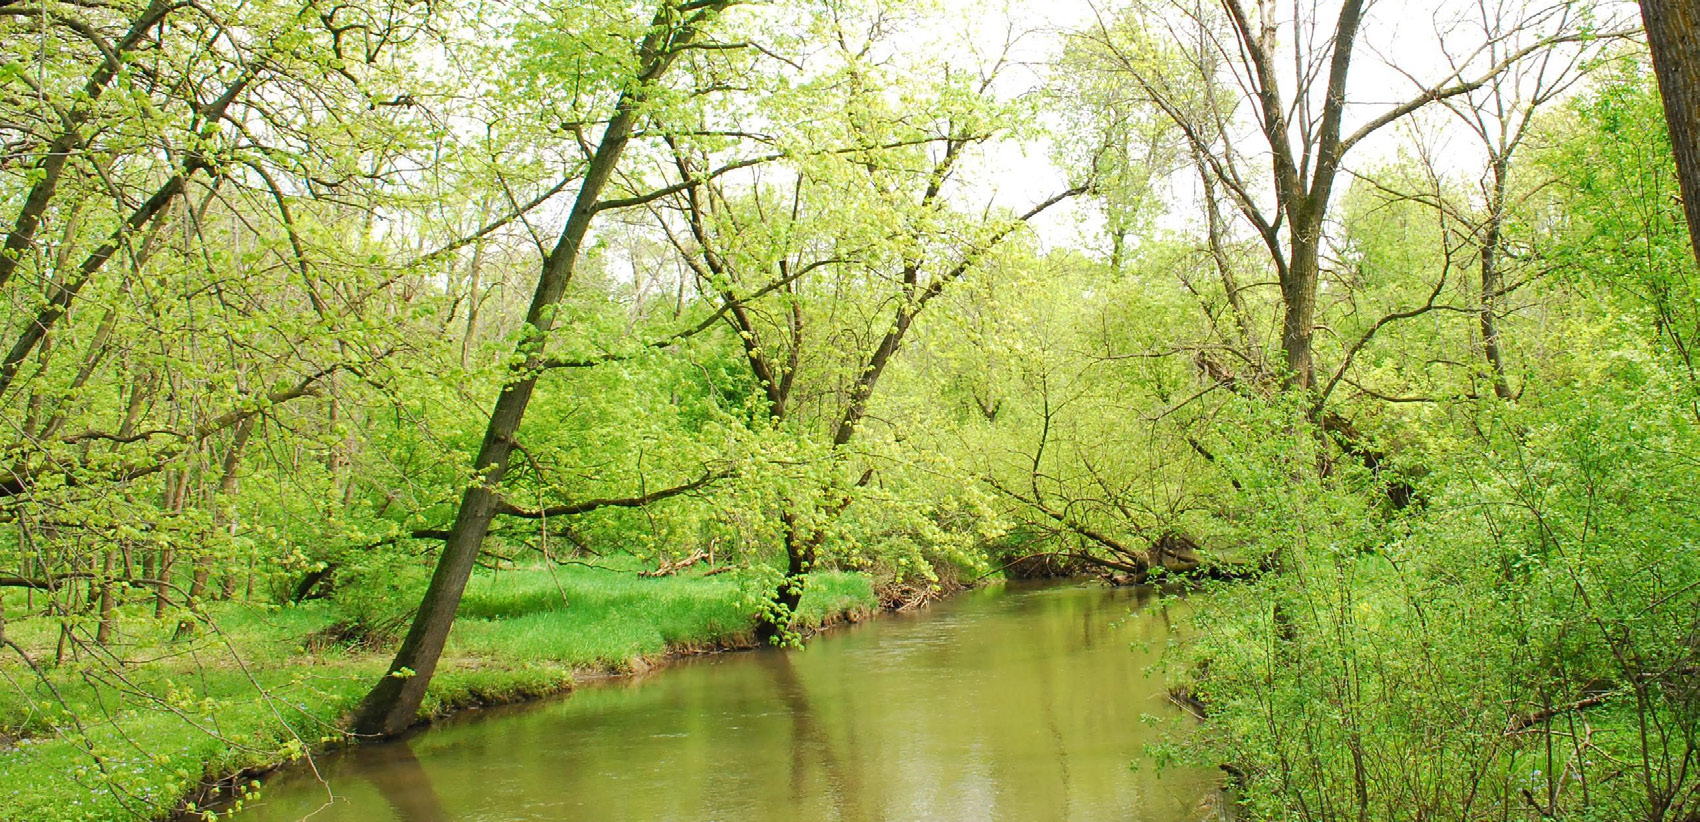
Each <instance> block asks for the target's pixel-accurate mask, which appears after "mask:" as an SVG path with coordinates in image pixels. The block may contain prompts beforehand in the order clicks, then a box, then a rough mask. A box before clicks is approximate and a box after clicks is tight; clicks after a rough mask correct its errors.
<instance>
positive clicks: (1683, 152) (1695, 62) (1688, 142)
mask: <svg viewBox="0 0 1700 822" xmlns="http://www.w3.org/2000/svg"><path fill="white" fill-rule="evenodd" d="M1641 19H1642V22H1643V24H1644V25H1645V26H1646V27H1647V45H1648V47H1649V48H1651V49H1652V52H1653V72H1654V73H1655V74H1657V75H1658V78H1659V95H1660V96H1661V97H1663V98H1664V101H1665V123H1666V125H1667V126H1668V127H1669V128H1670V144H1671V151H1672V153H1674V154H1675V155H1676V172H1677V179H1678V182H1679V183H1680V184H1681V186H1682V211H1683V215H1684V216H1685V217H1687V219H1688V235H1689V239H1690V241H1691V242H1692V243H1693V244H1694V254H1695V258H1696V259H1697V260H1700V0H1641Z"/></svg>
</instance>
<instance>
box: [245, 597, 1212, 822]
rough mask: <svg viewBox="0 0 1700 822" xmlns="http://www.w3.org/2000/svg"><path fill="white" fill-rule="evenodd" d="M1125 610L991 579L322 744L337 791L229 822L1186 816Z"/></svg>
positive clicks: (299, 795) (1123, 603) (1136, 618)
mask: <svg viewBox="0 0 1700 822" xmlns="http://www.w3.org/2000/svg"><path fill="white" fill-rule="evenodd" d="M1136 604H1137V603H1136V602H1135V601H1134V600H1133V599H1131V598H1130V595H1129V594H1128V593H1126V592H1118V591H1105V590H1100V589H1092V588H1065V589H1042V590H1026V591H1017V592H1010V593H1002V594H1000V593H987V594H980V595H974V596H970V597H967V598H964V599H962V600H958V601H955V602H951V603H947V604H945V605H943V606H939V607H936V608H934V609H933V610H931V611H929V612H926V613H923V614H919V615H912V616H907V617H898V618H892V619H884V620H879V621H876V622H874V623H870V624H868V625H865V626H860V627H857V628H854V629H850V630H847V631H844V632H841V633H837V634H833V635H829V636H826V637H822V638H820V639H817V640H816V641H815V642H814V643H813V644H812V645H811V646H810V648H809V649H808V650H807V651H804V652H801V653H780V652H759V653H750V654H732V655H725V656H721V657H714V658H709V659H704V660H700V661H696V662H691V663H687V664H682V665H679V666H674V667H671V668H666V669H663V670H661V671H659V672H658V673H656V674H654V675H651V676H648V677H645V678H643V680H641V681H634V682H618V683H608V684H605V685H601V686H593V687H588V688H585V689H583V690H581V691H580V692H578V693H577V694H574V695H573V696H572V697H570V698H568V699H564V700H559V701H556V702H552V703H549V704H546V705H543V706H535V707H532V708H529V709H526V710H523V711H510V712H505V713H503V714H502V715H499V716H491V717H487V718H481V719H477V720H473V721H461V722H454V723H450V724H448V725H445V726H443V727H439V728H436V729H433V730H431V731H429V732H427V733H425V734H422V735H420V736H418V737H415V738H414V739H413V740H412V741H411V744H410V745H386V746H375V747H371V748H367V749H363V750H361V751H359V752H357V753H355V754H353V755H350V756H345V757H341V758H338V759H335V760H334V761H332V762H330V763H327V766H326V767H327V770H326V771H325V773H326V775H327V781H328V782H329V784H330V785H331V786H332V790H333V792H334V793H335V794H337V801H336V802H334V803H332V804H330V805H329V806H325V803H324V796H325V788H324V787H322V786H319V785H317V784H316V783H314V782H313V781H312V780H311V779H310V778H305V777H303V775H301V774H289V775H285V776H284V777H282V778H278V779H275V780H273V781H272V782H271V783H270V784H268V785H267V786H266V789H265V797H264V798H263V800H262V801H261V802H259V803H256V804H255V805H254V806H252V807H251V808H250V809H249V810H247V811H244V812H243V813H242V814H240V815H239V816H238V817H237V819H238V820H244V821H246V822H279V820H293V819H301V818H303V817H305V816H306V815H307V814H308V813H311V812H313V811H315V810H317V811H318V812H317V813H315V814H314V815H313V816H312V817H311V818H312V819H313V820H315V822H343V820H349V821H350V822H352V820H386V819H388V820H401V821H403V822H448V821H449V820H452V821H453V822H521V821H522V820H551V821H553V820H572V819H584V820H632V822H654V820H693V821H694V820H728V821H729V822H730V820H787V821H789V820H806V821H809V822H812V821H813V820H821V821H822V822H827V821H828V820H830V821H831V822H876V821H877V820H923V819H924V820H976V822H978V821H979V820H1082V821H1086V820H1146V822H1179V821H1180V820H1195V819H1199V818H1201V817H1202V816H1204V814H1205V810H1204V809H1205V804H1206V802H1207V800H1208V798H1209V797H1210V796H1212V795H1213V794H1214V786H1215V782H1216V780H1215V777H1214V775H1213V774H1209V773H1202V772H1192V771H1170V772H1166V773H1165V774H1164V775H1163V777H1162V778H1161V779H1158V778H1157V777H1156V775H1155V774H1153V773H1152V771H1151V769H1150V768H1149V767H1147V768H1141V769H1138V770H1137V771H1136V770H1130V768H1129V767H1128V765H1129V762H1130V761H1131V760H1132V759H1133V758H1135V757H1136V756H1138V755H1139V754H1140V752H1141V747H1142V746H1143V745H1144V744H1145V743H1147V742H1150V741H1152V740H1154V739H1155V735H1156V733H1157V731H1155V730H1153V729H1151V728H1149V727H1148V726H1147V725H1146V724H1145V723H1144V722H1143V721H1142V715H1148V714H1150V715H1159V716H1169V717H1172V716H1174V715H1175V712H1174V711H1173V710H1172V708H1171V707H1170V706H1169V705H1168V704H1167V702H1166V701H1164V699H1163V697H1162V686H1161V683H1160V682H1159V681H1158V680H1156V679H1151V678H1147V677H1146V676H1145V672H1144V669H1145V667H1146V666H1147V665H1149V664H1150V663H1151V662H1152V661H1153V660H1154V659H1155V656H1156V654H1157V653H1159V652H1160V651H1161V648H1162V646H1163V643H1164V641H1165V639H1166V638H1167V636H1168V630H1169V629H1168V627H1167V625H1166V616H1165V615H1164V614H1162V613H1160V609H1158V608H1148V609H1143V610H1138V611H1134V610H1133V609H1134V606H1135V605H1136ZM1130 613H1132V616H1130ZM1147 645H1149V647H1147Z"/></svg>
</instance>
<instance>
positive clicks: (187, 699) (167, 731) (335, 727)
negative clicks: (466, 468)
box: [0, 566, 878, 822]
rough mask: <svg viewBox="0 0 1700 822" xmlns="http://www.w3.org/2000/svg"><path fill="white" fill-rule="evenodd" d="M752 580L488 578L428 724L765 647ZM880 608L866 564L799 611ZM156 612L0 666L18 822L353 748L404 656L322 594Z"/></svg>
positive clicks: (0, 781)
mask: <svg viewBox="0 0 1700 822" xmlns="http://www.w3.org/2000/svg"><path fill="white" fill-rule="evenodd" d="M752 582H753V580H750V579H746V578H744V577H743V576H742V575H741V574H740V572H731V573H724V574H716V575H709V576H704V575H701V574H680V575H676V576H670V577H662V578H643V577H638V576H636V575H635V574H633V573H630V572H629V571H614V570H609V569H605V568H591V567H585V566H566V567H563V568H560V569H556V570H555V571H553V572H549V571H543V570H532V571H507V572H503V573H501V574H492V575H480V576H479V577H477V578H475V579H474V581H473V583H472V584H471V585H469V587H468V590H467V594H466V598H465V600H464V601H463V603H462V606H461V611H460V620H459V621H458V622H457V624H456V627H455V632H454V635H453V636H452V637H451V639H450V644H449V648H448V650H447V652H446V653H447V657H446V658H445V660H444V663H443V665H442V667H441V668H439V670H438V673H437V675H436V676H435V677H434V678H433V680H432V682H431V689H430V693H429V695H428V697H427V700H426V703H425V705H424V706H423V707H422V709H421V719H422V720H424V721H429V720H431V719H434V718H437V717H441V716H445V715H447V714H450V713H453V712H455V711H458V710H463V709H466V708H471V707H479V706H488V705H497V704H506V703H511V702H517V701H521V700H526V699H532V698H536V697H540V696H546V695H551V694H558V693H562V692H565V691H568V690H571V689H572V687H573V684H574V682H575V681H577V680H580V679H583V678H585V677H586V676H601V675H608V674H619V673H627V672H631V671H634V670H642V669H645V668H647V667H649V666H651V665H653V664H655V663H657V662H659V661H661V660H664V659H666V658H668V657H672V656H679V655H685V654H691V653H701V652H704V651H713V650H726V649H732V648H739V647H749V646H751V645H753V637H752V628H753V622H752V618H751V617H750V616H749V614H751V613H752V612H753V599H752V597H754V596H756V595H757V593H756V592H757V591H759V590H761V589H762V586H758V585H754V584H752ZM136 607H137V608H143V607H145V606H144V604H138V605H137V606H136ZM877 608H878V600H877V598H876V597H875V594H874V590H873V586H872V584H871V583H870V581H869V580H868V579H867V578H866V577H864V576H860V575H855V574H844V573H824V574H819V575H817V576H816V577H815V579H814V584H813V585H811V586H810V589H809V591H808V594H807V595H806V596H805V597H804V600H803V604H802V606H801V609H800V610H801V613H800V615H799V621H800V623H801V625H802V626H803V627H804V628H805V630H818V629H819V628H821V627H822V626H825V625H829V624H833V623H836V622H841V621H847V620H850V621H853V620H856V619H860V618H862V617H865V616H867V615H869V614H872V613H873V612H874V611H875V610H877ZM15 612H16V611H15V610H14V613H15ZM149 613H151V612H140V613H135V614H125V615H124V616H125V619H124V622H123V624H124V625H125V626H126V631H125V632H124V633H123V634H121V635H120V637H119V638H118V639H117V640H116V641H114V642H112V643H110V644H109V646H108V649H100V648H96V647H92V646H91V647H78V646H76V645H75V644H74V643H73V644H70V645H69V646H68V649H67V651H68V653H67V654H66V656H65V657H64V660H63V662H62V663H61V664H60V665H58V666H55V667H46V666H45V665H43V667H42V668H41V669H40V671H41V672H44V673H45V674H46V675H45V677H43V676H41V675H40V673H38V672H37V671H32V670H30V669H29V668H28V667H27V666H25V665H24V664H23V663H22V662H21V661H20V660H18V659H17V658H16V655H15V654H12V655H10V656H9V657H8V658H7V659H6V660H5V661H4V662H0V820H3V822H14V821H16V822H23V820H30V822H95V821H96V820H111V819H122V818H163V817H166V816H169V815H171V814H173V813H175V812H179V811H183V810H192V809H193V804H192V803H194V802H195V801H196V800H198V799H200V798H202V797H204V796H206V795H208V793H209V792H211V791H212V790H214V789H216V788H217V787H219V786H221V785H228V784H230V783H231V782H232V781H233V777H232V775H241V774H253V773H257V772H262V771H264V770H266V769H269V768H272V767H276V766H277V765H280V764H283V763H285V762H288V761H292V760H295V759H299V758H301V757H303V756H306V755H308V754H310V753H312V752H315V751H319V750H324V749H327V748H330V747H334V746H337V745H341V744H345V743H346V741H347V738H346V735H345V734H344V733H343V732H342V730H341V729H340V726H339V723H340V721H341V718H342V717H343V716H344V715H345V714H346V713H347V712H348V711H349V709H351V708H352V707H353V706H354V704H355V703H356V702H357V701H358V700H359V699H360V697H361V696H362V695H364V693H365V691H366V690H367V689H368V688H369V687H370V686H371V683H372V682H373V681H374V680H375V679H376V677H377V676H378V675H379V674H381V673H382V671H383V670H384V667H385V665H386V664H387V663H388V662H389V658H390V653H389V651H388V650H387V648H385V647H384V646H383V644H382V643H377V644H378V646H379V647H366V646H364V645H362V644H361V642H360V638H361V634H362V632H361V631H351V630H349V626H348V624H347V622H346V614H345V613H344V612H339V611H337V610H334V609H333V608H332V607H331V606H330V605H328V604H326V603H322V602H317V603H305V604H302V605H298V606H288V607H257V606H251V605H234V604H221V605H219V606H216V607H214V608H212V609H211V613H210V616H211V617H212V619H211V622H210V626H211V627H209V628H208V629H207V630H204V631H200V632H198V633H197V634H196V635H194V636H190V637H183V636H180V633H181V632H180V631H179V630H178V626H177V624H176V623H175V621H172V622H170V624H166V623H165V622H162V621H159V620H152V619H151V618H150V617H149ZM380 627H381V626H380ZM7 630H8V638H9V639H11V640H13V641H15V642H17V643H18V644H19V645H20V646H21V647H22V648H23V649H25V650H26V651H28V652H29V653H30V656H31V658H32V659H33V660H37V661H38V663H37V664H43V663H42V662H41V661H45V660H51V659H53V658H54V657H55V656H56V655H58V654H59V653H60V647H59V646H60V643H59V641H58V636H59V628H58V623H57V622H56V621H50V620H46V619H41V618H35V619H23V620H18V621H15V622H9V623H8V624H7Z"/></svg>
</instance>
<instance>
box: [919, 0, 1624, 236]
mask: <svg viewBox="0 0 1700 822" xmlns="http://www.w3.org/2000/svg"><path fill="white" fill-rule="evenodd" d="M1163 1H1164V0H1148V2H1163ZM1183 1H1186V2H1201V3H1204V4H1206V5H1209V4H1212V3H1214V2H1216V0H1183ZM1127 2H1128V0H1004V1H1003V2H1002V3H987V2H977V1H976V0H942V3H943V6H944V20H945V22H944V24H943V30H944V31H946V32H950V33H951V37H950V39H955V40H956V41H957V42H961V41H962V40H964V39H968V40H970V41H971V42H972V43H974V44H976V47H977V48H979V49H980V50H982V51H987V52H993V51H995V50H997V49H998V48H1000V47H1001V45H1002V43H1003V42H1004V41H1005V39H1006V36H1007V34H1006V33H1007V32H1008V31H1009V30H1010V29H1011V28H1012V27H1013V28H1014V29H1015V30H1017V31H1031V32H1032V34H1031V35H1028V36H1024V37H1022V38H1021V39H1020V40H1019V41H1018V45H1017V47H1016V49H1015V55H1016V58H1017V59H1018V60H1019V61H1022V62H1025V63H1028V64H1031V65H1032V69H1031V70H1029V71H1025V72H1020V73H1018V75H1017V76H1015V77H1012V78H1011V79H1012V83H1011V87H1012V88H1013V89H1014V90H1015V91H1017V92H1019V91H1020V90H1022V89H1023V88H1033V87H1036V86H1037V85H1038V83H1039V82H1041V81H1040V74H1039V72H1042V71H1043V65H1044V63H1045V61H1046V60H1047V59H1048V58H1049V57H1050V56H1051V55H1053V54H1055V53H1056V51H1057V49H1058V48H1059V47H1060V44H1061V43H1062V41H1063V38H1064V37H1065V36H1066V35H1065V32H1067V31H1069V30H1071V29H1080V28H1082V27H1089V26H1092V25H1094V24H1095V20H1096V19H1098V15H1102V16H1103V17H1104V19H1109V18H1110V17H1111V16H1112V15H1113V14H1114V12H1115V10H1116V9H1117V8H1121V7H1123V6H1124V5H1125V4H1126V3H1127ZM1251 2H1252V0H1248V3H1251ZM1320 2H1321V4H1322V6H1323V9H1322V14H1321V15H1320V17H1321V19H1323V20H1324V21H1325V25H1324V26H1323V28H1324V30H1325V31H1326V30H1331V26H1328V25H1326V23H1327V22H1331V21H1332V20H1333V19H1334V16H1335V14H1336V13H1337V12H1336V10H1337V8H1338V4H1337V2H1334V1H1333V0H1320ZM1558 2H1563V0H1370V2H1369V7H1368V11H1367V13H1366V18H1365V21H1364V25H1363V27H1362V29H1361V32H1360V36H1359V45H1358V48H1357V49H1356V50H1355V52H1354V59H1353V68H1352V77H1351V84H1350V86H1349V89H1348V99H1349V100H1350V101H1352V103H1353V105H1351V106H1349V108H1348V119H1347V123H1346V131H1347V132H1348V133H1349V132H1350V131H1352V130H1353V129H1355V128H1356V127H1357V126H1358V125H1361V124H1363V123H1364V122H1366V121H1368V120H1369V119H1371V118H1373V117H1376V116H1378V115H1380V114H1381V113H1382V112H1384V111H1386V110H1387V109H1389V108H1391V107H1392V106H1394V105H1397V104H1398V103H1400V102H1403V101H1405V100H1408V99H1412V98H1413V97H1415V96H1417V93H1418V92H1419V90H1420V86H1419V83H1420V84H1421V85H1422V86H1429V85H1433V84H1435V83H1436V82H1438V81H1440V80H1443V79H1446V78H1447V76H1448V75H1449V74H1450V73H1451V69H1450V68H1449V67H1448V60H1447V57H1446V55H1447V54H1448V53H1451V54H1452V55H1453V59H1459V58H1462V57H1465V56H1467V55H1469V53H1470V52H1472V51H1474V50H1475V49H1477V48H1478V47H1479V45H1480V44H1481V43H1482V42H1483V39H1484V38H1483V35H1482V33H1481V28H1482V26H1481V23H1480V18H1481V11H1480V7H1481V6H1482V5H1486V6H1488V7H1489V8H1491V9H1493V10H1494V12H1493V14H1492V16H1493V17H1496V18H1499V19H1507V18H1516V17H1521V16H1524V15H1527V14H1530V13H1532V12H1533V11H1535V10H1538V9H1543V8H1547V7H1548V6H1550V5H1553V4H1555V3H1558ZM1312 3H1313V0H1285V1H1284V2H1280V3H1278V4H1277V5H1278V6H1279V9H1278V11H1277V13H1278V14H1283V15H1285V17H1286V19H1287V20H1290V19H1291V16H1292V14H1293V10H1294V9H1295V7H1303V8H1305V9H1307V11H1306V14H1307V15H1308V14H1309V13H1310V12H1309V11H1308V9H1309V8H1310V7H1311V5H1312ZM1597 17H1598V18H1599V19H1600V20H1601V21H1602V23H1601V25H1600V28H1601V29H1605V30H1612V29H1623V28H1626V27H1634V26H1636V25H1638V24H1639V22H1640V17H1639V12H1638V9H1637V7H1636V6H1635V4H1634V3H1630V2H1617V1H1616V0H1606V2H1603V3H1602V4H1601V8H1600V11H1599V12H1598V14H1597ZM1293 31H1294V29H1293V28H1292V27H1291V26H1284V27H1283V28H1282V31H1281V36H1282V37H1283V46H1284V47H1286V46H1288V44H1290V42H1291V40H1290V38H1291V37H1292V35H1293ZM915 36H917V38H918V39H921V38H926V37H927V36H928V35H926V34H923V33H917V34H916V35H915ZM1284 59H1285V61H1287V67H1288V72H1287V76H1286V77H1283V78H1282V85H1283V91H1284V93H1285V94H1287V95H1288V96H1289V97H1290V95H1291V89H1292V85H1293V83H1292V70H1291V60H1292V54H1291V51H1290V50H1288V51H1285V55H1284ZM1488 62H1489V61H1488V60H1487V59H1486V57H1485V56H1483V57H1479V58H1478V59H1477V60H1476V62H1475V63H1474V64H1473V65H1472V67H1471V69H1472V70H1471V71H1469V72H1466V77H1473V76H1475V75H1479V74H1480V73H1481V71H1482V69H1483V68H1484V67H1485V66H1486V65H1488ZM1322 82H1323V80H1322V79H1319V80H1318V81H1317V83H1318V84H1319V85H1320V83H1322ZM1420 122H1421V123H1422V124H1423V131H1424V133H1425V135H1426V136H1425V139H1428V140H1430V141H1431V145H1434V146H1435V148H1436V149H1437V153H1438V155H1439V157H1438V159H1439V161H1440V162H1441V163H1442V164H1443V166H1445V167H1448V168H1449V170H1450V171H1452V172H1453V173H1454V174H1458V175H1463V176H1466V177H1468V178H1470V179H1474V177H1475V176H1476V175H1477V174H1478V173H1479V170H1480V168H1481V166H1482V155H1481V152H1480V150H1479V148H1478V147H1477V144H1476V142H1475V138H1473V137H1472V136H1470V135H1468V134H1467V133H1465V132H1463V131H1462V130H1461V129H1459V128H1458V122H1457V120H1456V118H1454V117H1452V116H1451V115H1450V114H1445V113H1444V112H1441V111H1439V110H1437V109H1436V107H1433V106H1431V107H1430V110H1429V111H1428V113H1427V114H1426V115H1425V116H1424V117H1423V118H1422V119H1421V121H1420ZM1412 133H1413V132H1412V128H1411V126H1410V125H1408V124H1407V125H1403V126H1392V127H1388V128H1384V129H1382V130H1381V131H1379V132H1378V133H1377V134H1376V136H1375V137H1374V138H1372V139H1369V140H1366V141H1365V142H1364V143H1363V144H1361V145H1360V146H1359V147H1358V148H1356V149H1354V151H1353V153H1352V154H1351V155H1349V156H1348V158H1347V165H1348V166H1349V167H1354V168H1359V169H1362V168H1367V167H1373V166H1375V165H1377V164H1378V163H1379V162H1382V161H1385V160H1388V159H1391V158H1392V157H1394V156H1395V155H1396V154H1397V153H1398V151H1399V150H1400V147H1401V146H1402V145H1408V144H1409V141H1410V140H1411V139H1412ZM1250 136H1251V137H1252V138H1253V139H1254V140H1255V139H1257V138H1256V135H1255V133H1254V134H1252V135H1250ZM1047 151H1048V148H1047V146H1046V145H1044V144H1043V143H1041V142H1038V141H1034V142H1031V143H1029V144H1026V145H1013V144H1009V145H1004V146H1002V147H1000V148H998V149H997V150H996V153H995V154H994V155H993V156H992V157H991V158H989V161H990V162H989V165H990V167H991V168H992V169H994V170H995V172H994V173H991V174H987V175H985V179H986V180H987V181H988V184H987V190H986V191H985V192H983V193H982V195H981V196H982V197H984V196H985V195H988V194H989V195H990V196H991V197H992V198H993V199H994V201H995V202H997V203H999V204H1001V205H1005V206H1007V207H1009V208H1012V209H1017V210H1024V209H1025V208H1026V207H1027V206H1028V205H1030V204H1032V203H1034V202H1038V201H1040V200H1043V199H1045V198H1046V197H1048V196H1050V195H1051V194H1054V193H1055V192H1057V191H1059V190H1061V189H1062V188H1065V187H1066V182H1065V181H1064V179H1063V173H1062V172H1061V171H1060V170H1059V169H1058V168H1057V167H1056V166H1055V165H1054V164H1052V163H1051V162H1050V160H1049V159H1048V157H1047V156H1046V153H1047ZM1265 168H1266V166H1265V165H1256V166H1253V167H1252V168H1250V169H1248V170H1249V171H1258V172H1262V171H1264V169H1265ZM1342 188H1343V186H1342ZM1177 196H1181V197H1187V196H1190V195H1189V194H1187V193H1186V192H1180V193H1178V195H1177ZM982 201H983V200H982ZM1089 212H1090V209H1082V208H1078V207H1077V208H1073V209H1053V211H1052V212H1050V213H1048V214H1047V215H1046V216H1045V217H1044V219H1043V220H1042V221H1040V222H1039V223H1038V224H1036V226H1035V227H1036V228H1037V230H1038V231H1039V233H1040V236H1041V237H1042V238H1044V240H1045V241H1046V242H1047V243H1048V244H1052V245H1058V244H1069V243H1077V242H1080V241H1081V240H1083V239H1086V237H1083V236H1082V235H1083V233H1084V234H1087V235H1091V234H1096V233H1097V231H1098V229H1097V228H1096V227H1095V225H1093V224H1094V223H1095V222H1096V221H1095V219H1094V218H1092V217H1091V216H1090V213H1089ZM1195 223H1196V220H1193V219H1190V218H1188V217H1187V216H1186V214H1185V213H1184V211H1183V212H1182V213H1179V214H1174V215H1171V216H1170V218H1169V219H1168V220H1167V221H1165V223H1164V224H1163V227H1166V228H1172V229H1183V228H1185V227H1187V226H1189V225H1192V224H1195Z"/></svg>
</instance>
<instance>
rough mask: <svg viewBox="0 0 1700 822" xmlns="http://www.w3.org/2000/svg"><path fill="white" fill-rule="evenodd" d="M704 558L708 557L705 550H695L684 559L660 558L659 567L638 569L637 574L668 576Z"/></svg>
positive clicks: (643, 575) (641, 575)
mask: <svg viewBox="0 0 1700 822" xmlns="http://www.w3.org/2000/svg"><path fill="white" fill-rule="evenodd" d="M705 559H708V552H707V551H697V552H695V553H693V554H691V555H690V556H688V557H685V558H684V559H679V560H667V559H662V560H661V565H660V566H659V567H657V568H656V569H655V570H653V571H639V572H638V576H640V577H670V576H672V575H674V574H677V573H679V572H680V571H683V570H685V569H686V568H689V567H691V566H692V565H695V564H697V563H699V562H701V561H703V560H705Z"/></svg>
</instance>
